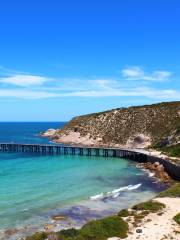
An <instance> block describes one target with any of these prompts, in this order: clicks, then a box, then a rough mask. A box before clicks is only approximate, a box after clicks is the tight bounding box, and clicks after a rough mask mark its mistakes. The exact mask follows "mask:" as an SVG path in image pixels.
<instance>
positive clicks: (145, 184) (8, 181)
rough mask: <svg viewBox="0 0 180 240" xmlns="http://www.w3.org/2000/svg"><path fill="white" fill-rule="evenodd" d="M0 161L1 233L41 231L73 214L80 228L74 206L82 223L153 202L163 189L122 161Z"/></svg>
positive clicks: (12, 157)
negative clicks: (56, 217)
mask: <svg viewBox="0 0 180 240" xmlns="http://www.w3.org/2000/svg"><path fill="white" fill-rule="evenodd" d="M0 159H1V160H0V228H1V230H2V229H9V228H10V229H11V228H19V227H23V228H24V227H25V226H26V227H27V226H31V227H32V226H33V225H34V226H36V227H37V226H38V227H42V226H43V224H45V223H47V222H48V221H49V220H50V216H51V215H54V214H57V213H61V214H62V213H63V214H66V215H70V217H72V216H71V215H72V212H71V211H72V210H73V211H77V214H74V219H73V220H74V221H75V222H76V224H77V225H78V224H80V225H81V224H82V223H84V221H85V219H83V216H81V219H79V216H78V214H79V213H78V212H80V209H79V210H77V208H76V209H75V208H74V209H73V207H74V206H75V205H76V207H77V206H78V204H79V205H80V206H81V207H80V208H81V210H82V211H85V212H84V214H83V213H82V215H84V218H85V217H86V218H87V217H88V218H96V217H98V216H101V215H108V214H110V213H111V212H114V211H116V210H117V208H123V207H126V206H128V205H131V204H133V203H135V202H138V201H139V199H146V198H149V197H152V196H154V194H155V193H156V192H158V191H160V190H161V189H162V187H163V186H160V185H159V184H157V183H153V182H154V179H152V178H149V177H148V175H147V173H145V172H144V171H142V170H141V169H138V168H136V166H135V163H133V162H131V161H128V160H125V159H115V158H105V157H85V156H38V155H24V154H22V153H0ZM129 185H131V186H129ZM127 186H128V187H127ZM122 187H125V188H122ZM93 196H94V197H93ZM91 210H94V211H95V212H94V213H93V211H91ZM97 211H99V213H97ZM88 212H89V213H88ZM88 214H89V215H92V216H85V215H88ZM75 215H77V216H75ZM76 217H77V219H76ZM72 218H73V217H72ZM76 220H77V221H76Z"/></svg>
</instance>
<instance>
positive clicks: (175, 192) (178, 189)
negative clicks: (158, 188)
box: [158, 182, 180, 197]
mask: <svg viewBox="0 0 180 240" xmlns="http://www.w3.org/2000/svg"><path fill="white" fill-rule="evenodd" d="M158 197H180V182H177V183H174V184H173V185H172V186H171V187H169V188H168V189H166V190H165V191H163V192H161V193H160V194H159V195H158Z"/></svg>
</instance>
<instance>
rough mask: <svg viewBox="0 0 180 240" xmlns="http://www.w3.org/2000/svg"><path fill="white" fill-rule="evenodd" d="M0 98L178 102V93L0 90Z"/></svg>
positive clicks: (142, 88)
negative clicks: (100, 98)
mask: <svg viewBox="0 0 180 240" xmlns="http://www.w3.org/2000/svg"><path fill="white" fill-rule="evenodd" d="M0 97H3V98H18V99H44V98H61V97H145V98H151V99H161V100H167V99H171V100H180V92H179V91H176V90H173V89H161V90H158V89H154V88H144V87H138V88H122V89H121V88H118V89H114V88H112V89H110V88H109V89H102V90H95V89H92V90H87V91H71V92H59V93H58V92H56V93H55V92H48V91H35V90H26V89H22V88H21V89H12V90H9V89H0Z"/></svg>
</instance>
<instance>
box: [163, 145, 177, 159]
mask: <svg viewBox="0 0 180 240" xmlns="http://www.w3.org/2000/svg"><path fill="white" fill-rule="evenodd" d="M159 150H161V151H162V152H163V153H164V154H167V155H169V156H170V157H180V143H178V144H176V145H171V146H166V147H162V148H160V149H159Z"/></svg>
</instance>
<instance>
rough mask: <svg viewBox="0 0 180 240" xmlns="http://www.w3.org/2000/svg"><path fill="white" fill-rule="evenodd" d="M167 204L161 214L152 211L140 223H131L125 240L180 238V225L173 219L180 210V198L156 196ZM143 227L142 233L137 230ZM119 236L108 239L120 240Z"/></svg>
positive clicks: (168, 239)
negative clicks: (134, 224) (135, 224)
mask: <svg viewBox="0 0 180 240" xmlns="http://www.w3.org/2000/svg"><path fill="white" fill-rule="evenodd" d="M154 200H156V201H158V202H161V203H163V204H165V205H166V208H165V209H164V210H163V211H161V214H158V213H150V214H148V215H147V216H146V217H145V218H144V219H143V220H142V223H140V224H139V226H138V227H133V225H132V224H130V223H129V232H130V233H129V235H128V237H127V238H125V240H136V239H139V240H165V239H167V240H170V239H173V240H179V239H180V226H179V225H178V224H177V223H176V222H175V221H174V220H173V217H174V216H175V215H176V214H177V213H178V212H180V198H168V197H166V198H156V199H154ZM137 229H141V230H142V232H141V233H137V232H136V230H137ZM118 239H119V238H116V237H114V238H109V239H108V240H118Z"/></svg>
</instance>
